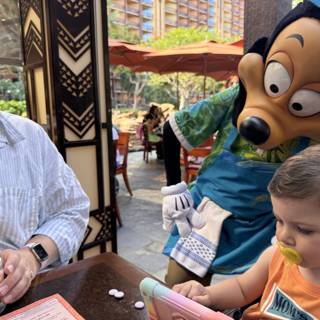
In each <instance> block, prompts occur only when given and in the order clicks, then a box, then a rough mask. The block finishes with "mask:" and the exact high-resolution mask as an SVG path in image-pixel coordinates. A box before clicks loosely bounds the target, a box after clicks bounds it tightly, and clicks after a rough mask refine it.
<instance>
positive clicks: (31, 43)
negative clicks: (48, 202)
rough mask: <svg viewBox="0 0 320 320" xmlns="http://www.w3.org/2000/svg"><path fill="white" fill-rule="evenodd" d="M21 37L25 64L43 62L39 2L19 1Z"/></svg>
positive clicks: (32, 0) (33, 0) (34, 0)
mask: <svg viewBox="0 0 320 320" xmlns="http://www.w3.org/2000/svg"><path fill="white" fill-rule="evenodd" d="M21 14H22V21H23V39H24V46H25V62H26V64H33V63H39V62H40V63H42V62H43V48H44V45H43V36H42V30H41V17H42V14H41V2H40V1H39V0H31V1H26V0H25V1H21Z"/></svg>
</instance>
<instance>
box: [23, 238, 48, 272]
mask: <svg viewBox="0 0 320 320" xmlns="http://www.w3.org/2000/svg"><path fill="white" fill-rule="evenodd" d="M25 247H27V248H29V249H30V251H31V252H32V254H33V255H34V257H35V258H36V259H37V261H38V262H39V264H40V266H41V267H42V265H43V263H44V262H45V261H46V260H47V259H48V257H49V255H48V253H47V251H46V249H45V248H44V247H43V246H42V245H41V244H40V243H35V242H31V243H27V244H26V245H25Z"/></svg>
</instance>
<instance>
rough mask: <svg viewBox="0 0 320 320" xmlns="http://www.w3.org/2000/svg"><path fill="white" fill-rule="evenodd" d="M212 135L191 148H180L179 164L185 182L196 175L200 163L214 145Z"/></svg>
mask: <svg viewBox="0 0 320 320" xmlns="http://www.w3.org/2000/svg"><path fill="white" fill-rule="evenodd" d="M214 139H215V138H214V137H213V136H211V137H210V138H208V139H207V140H206V141H205V142H204V143H202V144H201V145H200V146H198V147H196V148H193V149H192V150H189V151H188V150H186V149H185V148H183V147H182V148H181V157H180V164H181V165H182V166H184V178H183V180H184V181H185V182H186V183H189V182H190V181H192V180H193V179H194V178H195V177H196V176H197V175H198V171H199V169H200V167H201V165H202V162H203V160H204V158H206V157H207V156H208V155H209V154H210V152H211V150H212V146H213V145H214Z"/></svg>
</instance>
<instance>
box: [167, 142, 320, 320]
mask: <svg viewBox="0 0 320 320" xmlns="http://www.w3.org/2000/svg"><path fill="white" fill-rule="evenodd" d="M319 159H320V145H315V146H311V147H308V148H307V149H305V150H304V151H302V152H300V153H299V154H297V155H295V156H293V157H291V158H289V159H287V160H286V161H285V162H284V163H283V164H282V165H281V167H280V168H279V169H278V170H277V171H276V173H275V175H274V176H273V178H272V180H271V182H270V184H269V187H268V190H269V192H270V194H271V201H272V205H273V211H274V215H275V218H276V221H277V225H276V238H277V241H278V242H277V243H276V244H275V245H273V246H271V247H269V248H268V249H266V250H265V251H264V252H263V253H262V255H261V256H260V258H259V259H258V261H257V262H256V263H255V264H254V265H253V267H251V268H250V269H249V270H248V271H247V272H245V273H244V274H242V275H240V276H238V277H236V278H233V279H229V280H226V281H223V282H220V283H219V284H217V285H213V286H207V287H204V286H203V285H201V284H200V283H199V282H197V281H188V282H186V283H182V284H178V285H175V286H174V287H173V289H174V290H175V291H177V292H179V293H180V294H182V295H184V296H187V297H189V298H191V299H192V300H194V301H197V302H199V303H201V304H203V305H205V306H211V307H214V308H216V309H220V310H224V309H227V308H236V307H242V306H245V305H248V304H250V303H252V302H253V301H255V300H256V299H257V298H259V297H261V300H260V302H259V303H256V304H254V305H252V306H250V307H249V308H248V309H246V310H245V312H244V314H243V317H242V319H262V318H263V319H276V318H277V319H320V255H319V246H320V191H319V184H320V167H319ZM293 283H294V285H292V284H293Z"/></svg>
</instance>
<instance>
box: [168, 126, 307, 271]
mask: <svg viewBox="0 0 320 320" xmlns="http://www.w3.org/2000/svg"><path fill="white" fill-rule="evenodd" d="M237 136H238V131H237V129H236V128H233V129H232V130H231V132H230V134H229V136H228V138H227V139H226V141H225V143H224V146H223V151H222V152H221V153H220V154H219V156H217V157H216V159H215V160H214V162H213V164H212V165H211V166H210V167H208V168H207V169H206V170H205V171H204V172H203V173H202V174H200V175H199V176H198V178H197V181H196V183H195V184H194V187H193V189H192V190H191V193H192V197H193V200H194V203H195V204H194V206H195V208H196V207H197V206H198V205H199V204H200V202H201V201H202V199H203V198H204V197H208V198H209V199H211V200H212V201H213V202H214V203H216V204H217V205H218V206H220V207H221V208H223V209H224V210H226V211H229V212H231V213H232V216H230V217H229V218H227V219H226V220H225V221H224V223H223V227H222V231H221V235H220V241H219V246H218V250H217V255H216V258H215V259H214V260H213V262H212V265H211V268H210V270H209V272H210V273H222V274H233V273H242V272H244V271H245V270H247V269H248V268H249V267H250V266H251V265H252V264H254V263H255V261H256V260H257V258H258V257H259V255H260V254H261V252H262V251H263V250H265V249H266V248H267V247H268V246H270V241H271V238H272V237H273V236H274V234H275V220H274V216H273V214H272V204H271V201H270V196H269V193H268V190H267V186H268V184H269V182H270V180H271V178H272V176H273V174H274V172H275V170H276V169H277V168H278V167H279V165H280V164H277V163H269V162H261V161H253V160H248V159H245V158H243V157H241V156H237V155H235V154H234V153H232V151H231V146H232V144H233V142H234V141H235V139H236V138H237ZM308 145H309V139H308V138H301V139H300V140H299V143H298V145H297V147H296V148H295V150H294V153H297V152H299V151H300V150H303V149H305V148H306V147H307V146H308ZM178 239H179V234H178V231H177V228H175V229H174V231H173V232H172V234H171V236H170V237H169V240H168V242H167V244H166V246H165V248H164V251H163V252H164V253H165V254H167V255H170V252H171V250H172V248H173V247H174V246H175V244H176V242H177V241H178Z"/></svg>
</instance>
